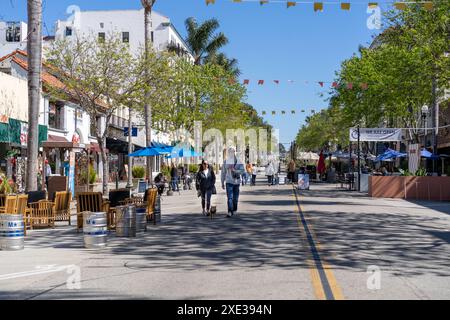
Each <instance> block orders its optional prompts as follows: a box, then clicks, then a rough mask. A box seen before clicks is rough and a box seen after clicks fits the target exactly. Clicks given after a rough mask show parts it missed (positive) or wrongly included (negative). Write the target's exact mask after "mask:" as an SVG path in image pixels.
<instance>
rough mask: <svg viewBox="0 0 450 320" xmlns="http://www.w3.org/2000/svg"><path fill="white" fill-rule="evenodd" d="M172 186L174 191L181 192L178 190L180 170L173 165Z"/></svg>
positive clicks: (171, 172) (171, 173) (171, 170)
mask: <svg viewBox="0 0 450 320" xmlns="http://www.w3.org/2000/svg"><path fill="white" fill-rule="evenodd" d="M170 184H171V186H172V191H180V190H179V189H178V169H177V167H175V165H174V164H173V163H172V167H171V169H170Z"/></svg>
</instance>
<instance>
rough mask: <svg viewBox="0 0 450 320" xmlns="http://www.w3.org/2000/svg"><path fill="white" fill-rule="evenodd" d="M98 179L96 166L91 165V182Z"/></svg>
mask: <svg viewBox="0 0 450 320" xmlns="http://www.w3.org/2000/svg"><path fill="white" fill-rule="evenodd" d="M96 181H97V172H95V170H94V166H93V165H92V164H91V165H90V166H89V184H94V183H95V182H96Z"/></svg>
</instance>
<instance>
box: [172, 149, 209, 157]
mask: <svg viewBox="0 0 450 320" xmlns="http://www.w3.org/2000/svg"><path fill="white" fill-rule="evenodd" d="M200 156H201V154H198V153H197V152H195V151H193V150H191V149H190V148H173V149H172V151H171V152H170V154H169V155H168V156H166V158H167V159H175V158H190V157H200Z"/></svg>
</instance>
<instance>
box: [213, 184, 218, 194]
mask: <svg viewBox="0 0 450 320" xmlns="http://www.w3.org/2000/svg"><path fill="white" fill-rule="evenodd" d="M212 194H217V190H216V186H213V188H212Z"/></svg>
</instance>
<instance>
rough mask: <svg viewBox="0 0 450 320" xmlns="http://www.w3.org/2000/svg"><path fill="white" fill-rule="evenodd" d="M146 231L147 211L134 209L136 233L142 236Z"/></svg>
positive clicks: (141, 208) (143, 208)
mask: <svg viewBox="0 0 450 320" xmlns="http://www.w3.org/2000/svg"><path fill="white" fill-rule="evenodd" d="M145 231H147V209H146V208H145V207H140V208H139V207H137V208H136V233H137V234H143V233H144V232H145Z"/></svg>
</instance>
